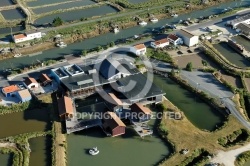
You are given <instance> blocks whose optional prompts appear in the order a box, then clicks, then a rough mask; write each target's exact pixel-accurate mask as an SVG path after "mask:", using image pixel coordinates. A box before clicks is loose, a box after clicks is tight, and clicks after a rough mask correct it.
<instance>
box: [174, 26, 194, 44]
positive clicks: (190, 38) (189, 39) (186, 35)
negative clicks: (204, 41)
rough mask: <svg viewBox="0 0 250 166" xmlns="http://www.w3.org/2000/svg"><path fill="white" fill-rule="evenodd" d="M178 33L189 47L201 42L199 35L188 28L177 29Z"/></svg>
mask: <svg viewBox="0 0 250 166" xmlns="http://www.w3.org/2000/svg"><path fill="white" fill-rule="evenodd" d="M176 35H177V36H179V37H181V38H182V40H183V42H184V44H185V45H187V46H189V47H191V46H194V45H196V44H198V42H199V37H198V36H196V35H194V34H193V33H191V32H189V31H187V30H186V29H181V30H179V31H177V33H176Z"/></svg>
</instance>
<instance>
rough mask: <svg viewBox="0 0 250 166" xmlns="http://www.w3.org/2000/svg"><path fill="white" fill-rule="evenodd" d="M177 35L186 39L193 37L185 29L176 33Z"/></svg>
mask: <svg viewBox="0 0 250 166" xmlns="http://www.w3.org/2000/svg"><path fill="white" fill-rule="evenodd" d="M177 34H178V35H181V36H185V37H188V38H192V37H194V36H195V35H194V34H192V33H191V32H189V31H187V30H185V29H181V30H179V31H178V32H177Z"/></svg>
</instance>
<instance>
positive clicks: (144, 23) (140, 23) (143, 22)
mask: <svg viewBox="0 0 250 166" xmlns="http://www.w3.org/2000/svg"><path fill="white" fill-rule="evenodd" d="M147 24H148V23H147V22H146V21H140V22H139V25H142V26H145V25H147Z"/></svg>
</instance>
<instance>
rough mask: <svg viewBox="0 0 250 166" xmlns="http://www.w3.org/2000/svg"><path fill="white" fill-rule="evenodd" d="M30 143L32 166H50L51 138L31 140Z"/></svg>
mask: <svg viewBox="0 0 250 166" xmlns="http://www.w3.org/2000/svg"><path fill="white" fill-rule="evenodd" d="M29 143H30V149H31V153H30V165H31V166H32V165H35V166H50V165H51V162H50V161H51V158H50V156H51V152H50V149H51V138H50V137H37V138H32V139H29Z"/></svg>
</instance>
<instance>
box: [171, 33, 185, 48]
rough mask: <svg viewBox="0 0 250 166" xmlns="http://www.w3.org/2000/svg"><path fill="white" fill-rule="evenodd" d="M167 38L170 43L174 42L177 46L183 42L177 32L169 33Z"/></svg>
mask: <svg viewBox="0 0 250 166" xmlns="http://www.w3.org/2000/svg"><path fill="white" fill-rule="evenodd" d="M167 39H168V40H169V42H170V43H172V44H173V45H175V46H176V45H179V44H183V41H182V39H181V38H179V37H178V36H176V35H175V34H169V35H168V37H167Z"/></svg>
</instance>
